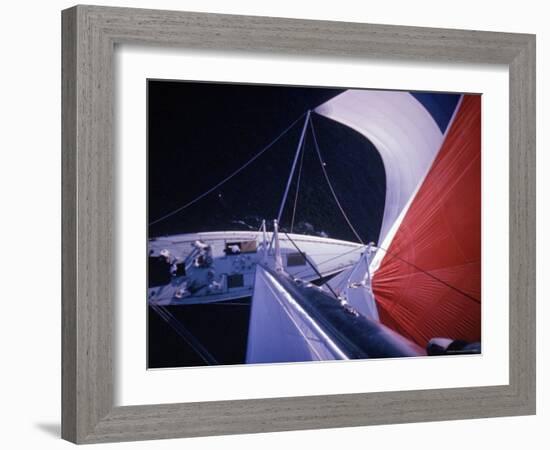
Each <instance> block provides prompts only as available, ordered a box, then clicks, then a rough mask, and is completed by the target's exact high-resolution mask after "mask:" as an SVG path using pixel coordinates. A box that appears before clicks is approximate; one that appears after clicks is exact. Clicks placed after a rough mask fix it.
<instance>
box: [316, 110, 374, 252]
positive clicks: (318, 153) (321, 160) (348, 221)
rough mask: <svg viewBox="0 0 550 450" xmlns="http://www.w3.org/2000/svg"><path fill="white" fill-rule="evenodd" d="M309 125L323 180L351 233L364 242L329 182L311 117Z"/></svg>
mask: <svg viewBox="0 0 550 450" xmlns="http://www.w3.org/2000/svg"><path fill="white" fill-rule="evenodd" d="M309 126H310V128H311V134H312V135H313V143H314V146H315V150H316V152H317V156H318V157H319V162H320V163H321V169H322V170H323V175H324V176H325V180H326V182H327V184H328V187H329V189H330V192H331V193H332V196H333V197H334V201H335V202H336V205H337V206H338V208H339V209H340V212H341V213H342V215H343V216H344V219H345V220H346V222H347V224H348V226H349V227H350V229H351V231H352V232H353V234H354V235H355V237H356V238H357V239H358V240H359V242H360V243H361V244H364V242H363V240H362V239H361V237H360V236H359V234H358V233H357V231H356V230H355V228H354V227H353V225H352V224H351V222H350V220H349V219H348V216H347V215H346V213H345V211H344V208H342V205H341V204H340V201H339V200H338V197H337V195H336V192H335V191H334V188H333V187H332V183H331V182H330V179H329V177H328V173H327V170H326V168H325V163H324V161H323V157H322V156H321V151H320V150H319V144H318V143H317V136H316V134H315V128H314V127H313V120H312V119H310V121H309Z"/></svg>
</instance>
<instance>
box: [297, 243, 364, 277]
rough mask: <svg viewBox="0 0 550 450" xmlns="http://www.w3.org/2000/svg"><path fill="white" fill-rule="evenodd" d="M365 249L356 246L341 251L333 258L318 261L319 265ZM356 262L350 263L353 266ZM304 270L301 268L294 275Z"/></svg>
mask: <svg viewBox="0 0 550 450" xmlns="http://www.w3.org/2000/svg"><path fill="white" fill-rule="evenodd" d="M364 249H365V247H355V248H353V249H351V250H348V251H347V252H344V253H340V254H339V255H336V256H333V257H332V258H329V259H325V260H324V261H321V262H320V263H318V264H317V266H321V265H323V264H326V263H329V262H331V261H333V260H335V259H338V258H342V257H343V256H346V255H348V254H350V253H353V252H356V251H357V250H364ZM355 264H356V263H353V264H350V265H351V266H353V265H355ZM303 272H305V270H300V271H298V272H296V273H295V274H294V275H300V274H301V273H303Z"/></svg>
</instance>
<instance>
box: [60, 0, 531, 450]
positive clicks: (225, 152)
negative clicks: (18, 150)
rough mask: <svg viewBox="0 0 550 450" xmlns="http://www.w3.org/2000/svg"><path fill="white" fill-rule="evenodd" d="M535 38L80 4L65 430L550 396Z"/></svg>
mask: <svg viewBox="0 0 550 450" xmlns="http://www.w3.org/2000/svg"><path fill="white" fill-rule="evenodd" d="M534 51H535V39H534V36H531V35H520V34H506V33H489V32H480V31H463V30H444V29H430V28H413V27H399V26H386V25H384V26H382V25H369V24H353V23H337V22H319V21H305V20H293V19H276V18H266V17H245V16H226V15H215V14H199V13H186V12H172V11H154V10H139V9H125V8H107V7H97V6H77V7H74V8H71V9H68V10H66V11H63V399H62V400H63V420H62V434H63V437H64V438H65V439H68V440H71V441H73V442H77V443H91V442H106V441H121V440H138V439H156V438H169V437H187V436H205V435H215V434H231V433H251V432H264V431H282V430H296V429H308V428H323V427H342V426H357V425H368V424H383V423H399V422H410V421H429V420H449V419H459V418H474V417H489V416H504V415H520V414H533V413H534V411H535V341H534V336H535V320H534V319H535V311H534V307H535V294H534V289H535V283H534V273H535V271H534V263H535V261H534V259H535V252H534V244H535V228H534V226H535V225H534V224H535V194H534V186H535V180H534V168H535V166H534V164H535V160H534V158H535V156H534V152H535V120H534V119H535V106H534V105H535V103H534V98H535V96H534V92H535V91H534V89H535V83H534V73H535V72H534V69H535V57H534V54H535V53H534ZM403 374H406V376H403ZM221 380H223V381H221Z"/></svg>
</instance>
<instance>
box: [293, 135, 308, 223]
mask: <svg viewBox="0 0 550 450" xmlns="http://www.w3.org/2000/svg"><path fill="white" fill-rule="evenodd" d="M306 142H307V135H305V136H304V144H303V146H302V154H301V156H300V167H299V168H298V180H297V181H296V196H295V197H294V207H293V208H292V221H291V222H290V232H291V233H292V230H293V229H294V218H295V217H296V206H297V205H298V194H299V192H300V180H301V179H302V168H303V166H304V154H305V152H306Z"/></svg>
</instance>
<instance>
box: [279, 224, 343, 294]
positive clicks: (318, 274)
mask: <svg viewBox="0 0 550 450" xmlns="http://www.w3.org/2000/svg"><path fill="white" fill-rule="evenodd" d="M283 233H284V234H285V236H286V237H287V239H288V240H289V241H290V242H291V243H292V245H293V246H294V248H296V250H298V253H300V255H302V258H304V260H305V261H306V262H307V263H308V264H309V265H310V266H311V268H312V269H313V270H314V272H315V273H316V274H317V276H318V277H319V278H320V279H322V278H323V275H321V272H319V271H318V270H317V267H315V266H314V265H313V263H312V262H311V261H310V260H309V258H308V257H307V256H306V254H305V253H304V252H303V251H302V250H300V247H298V245H296V243H295V242H294V241H293V240H292V238H291V237H290V236H289V235H288V233H287V232H286V231H283ZM325 286H326V287H327V288H328V290H329V291H330V292H331V293H332V295H334V298H335V299H336V300H339V298H338V295H337V294H336V292H334V289H332V287H330V285H329V284H328V283H325Z"/></svg>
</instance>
